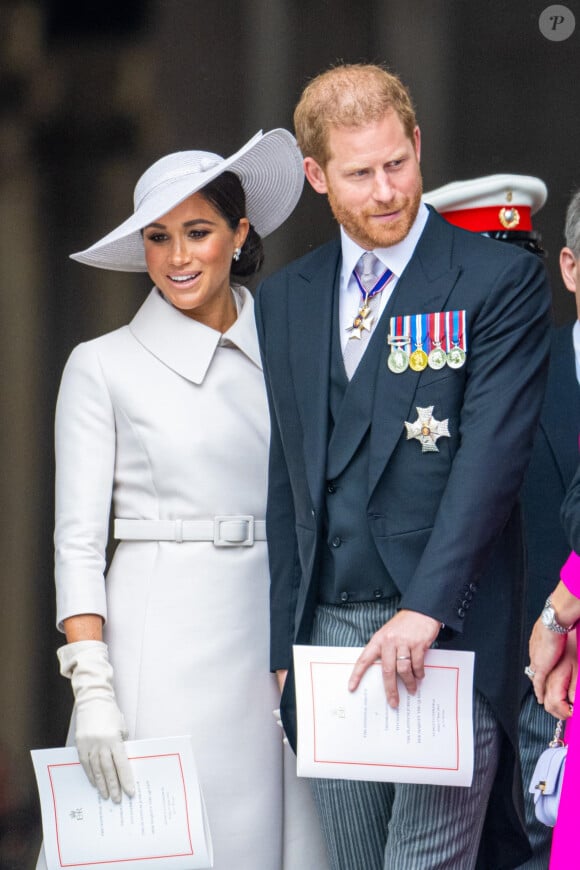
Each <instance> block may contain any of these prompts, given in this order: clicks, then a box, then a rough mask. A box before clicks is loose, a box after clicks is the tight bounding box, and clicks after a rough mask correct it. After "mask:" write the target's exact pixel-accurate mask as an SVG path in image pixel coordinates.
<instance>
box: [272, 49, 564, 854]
mask: <svg viewBox="0 0 580 870" xmlns="http://www.w3.org/2000/svg"><path fill="white" fill-rule="evenodd" d="M294 121H295V127H296V134H297V139H298V143H299V145H300V147H301V149H302V152H303V155H304V170H305V174H306V178H307V179H308V181H309V182H310V184H311V185H312V187H313V188H314V190H316V191H317V192H318V193H321V194H326V195H327V197H328V201H329V204H330V207H331V209H332V211H333V214H334V216H335V218H336V220H337V222H338V223H339V225H340V239H337V240H336V241H332V242H330V243H329V244H327V245H324V246H323V247H321V248H319V249H317V250H315V251H313V252H311V253H309V254H308V255H307V256H306V257H303V258H302V259H301V260H298V261H297V262H295V263H292V264H290V265H289V266H287V267H286V268H285V269H283V270H282V271H280V272H278V273H277V274H275V275H273V276H272V277H270V278H268V279H267V280H266V281H264V282H263V283H262V285H261V286H260V288H259V289H258V294H257V304H256V314H257V320H258V331H259V336H260V342H261V349H262V355H263V359H264V372H265V375H266V381H267V386H268V391H269V399H270V412H271V419H272V436H271V448H270V451H271V452H270V482H269V501H268V511H267V517H266V519H267V534H268V540H269V547H270V551H269V552H270V569H271V577H272V580H271V583H272V586H271V637H272V640H271V666H272V669H273V670H275V671H276V672H277V674H278V677H279V682H280V685H281V687H283V695H282V702H281V708H282V719H283V724H284V728H285V731H286V733H287V735H288V738H289V739H290V742H291V743H292V745H293V746H294V747H295V746H296V716H295V697H294V685H293V675H292V667H291V665H292V645H293V644H294V643H299V644H300V643H301V644H304V643H306V644H316V645H331V646H359V647H364V649H363V652H362V654H361V655H360V658H359V659H358V661H357V663H356V665H355V667H354V670H353V672H352V675H351V679H350V683H349V688H350V690H351V691H353V692H356V691H357V688H358V686H359V683H360V681H361V679H362V678H363V676H364V674H365V672H366V670H367V669H368V668H369V666H371V665H372V664H373V663H375V662H377V661H380V662H381V666H382V672H383V681H384V686H385V693H386V700H387V703H388V704H389V705H390V706H391V707H396V706H397V705H398V703H399V692H398V685H400V683H399V682H398V681H402V683H403V684H404V685H405V686H406V688H407V689H408V690H409V691H410V692H411V693H414V692H416V690H417V685H418V682H419V681H420V680H421V679H422V677H423V676H424V655H425V652H426V650H427V649H429V648H430V647H431V646H434V645H435V646H440V647H441V648H446V649H466V650H473V651H474V652H475V693H474V739H475V759H474V776H473V783H472V785H471V786H470V787H469V788H456V787H455V788H454V787H444V786H433V785H414V784H413V785H411V784H391V783H377V782H359V781H350V780H336V779H334V780H330V779H316V780H312V786H313V790H314V795H315V798H316V802H317V806H318V809H319V813H320V817H321V821H322V824H323V828H324V831H325V836H326V841H327V847H328V851H329V855H330V860H331V865H332V867H333V870H383V867H384V868H385V870H387V868H388V870H435V868H443V867H446V868H455V870H470V868H474V867H475V866H476V862H478V863H477V866H478V868H481V867H486V868H488V870H492V868H493V870H501V868H509V867H514V866H517V864H518V862H521V860H522V859H523V858H525V857H526V855H527V853H528V852H527V850H528V846H527V841H526V837H525V832H524V825H523V822H522V808H521V785H520V782H519V770H518V766H517V764H518V763H517V751H516V750H517V721H518V694H517V692H516V691H515V688H514V687H515V686H516V684H517V682H518V680H519V676H520V672H521V667H522V636H521V625H522V607H521V600H522V594H523V593H522V582H523V567H524V565H523V561H524V559H523V547H522V534H521V522H520V511H519V506H518V502H517V498H518V492H519V489H520V486H521V482H522V478H523V475H524V471H525V468H526V465H527V462H528V459H529V456H530V449H531V444H532V440H533V435H534V431H535V427H536V423H537V420H538V416H539V412H540V407H541V403H542V396H543V389H544V382H545V374H546V363H547V356H548V345H549V339H548V329H549V320H550V316H549V310H550V293H549V288H548V285H547V280H546V275H545V271H544V268H543V266H542V264H541V263H540V262H539V261H538V259H537V258H536V257H534V256H532V255H530V254H528V253H527V252H526V251H523V250H520V249H515V248H512V247H510V246H508V245H501V244H499V243H496V242H494V241H491V240H489V239H484V238H481V237H479V236H476V235H474V234H472V233H468V232H465V231H463V230H460V229H457V228H456V227H453V226H451V225H450V224H448V223H447V222H446V221H444V220H443V219H442V218H440V217H439V216H438V215H437V214H436V213H435V212H434V211H433V210H432V209H429V208H428V207H426V206H425V205H423V204H422V203H421V192H422V182H421V172H420V166H419V160H420V151H421V149H420V145H421V139H420V132H419V128H418V126H417V124H416V120H415V113H414V110H413V106H412V102H411V98H410V95H409V93H408V92H407V90H406V89H405V87H404V86H403V85H402V83H401V82H400V80H399V79H398V78H397V77H396V76H393V75H391V74H390V73H388V72H386V71H385V70H383V69H382V68H381V67H378V66H374V65H345V66H339V67H336V68H333V69H331V70H329V71H327V72H325V73H323V74H322V75H320V76H318V77H317V78H316V79H314V80H313V81H312V82H311V83H310V84H309V85H308V86H307V87H306V89H305V90H304V92H303V94H302V97H301V99H300V102H299V104H298V106H297V108H296V112H295V116H294ZM506 220H509V215H507V213H506ZM488 807H489V811H488ZM482 831H483V832H484V837H483V839H482ZM480 840H481V844H480ZM478 851H479V857H478Z"/></svg>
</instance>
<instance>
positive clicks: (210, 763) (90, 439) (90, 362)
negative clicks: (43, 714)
mask: <svg viewBox="0 0 580 870" xmlns="http://www.w3.org/2000/svg"><path fill="white" fill-rule="evenodd" d="M236 295H237V300H238V307H239V308H241V310H240V313H239V316H238V319H237V320H236V322H235V323H234V324H233V326H232V327H231V328H230V329H229V330H228V332H227V333H225V334H224V336H223V337H222V336H221V335H220V334H219V333H218V332H216V331H214V330H212V329H210V328H209V327H206V326H204V325H203V324H200V323H198V322H197V321H195V320H192V319H191V318H189V317H186V316H184V315H183V314H182V313H181V312H179V311H178V310H177V309H175V308H174V307H173V306H172V305H170V304H169V303H168V302H167V301H166V300H165V299H164V298H163V297H162V295H161V294H160V293H159V291H158V290H157V289H156V288H153V290H152V291H151V293H150V294H149V296H148V297H147V299H146V300H145V302H144V304H143V305H142V306H141V308H140V309H139V311H138V312H137V314H136V316H135V318H134V319H133V320H132V321H131V323H130V324H129V325H128V326H125V327H122V328H121V329H118V330H116V331H114V332H112V333H109V334H107V335H104V336H101V337H100V338H97V339H95V340H93V341H89V342H86V343H84V344H81V345H79V346H78V347H77V348H75V350H74V351H73V353H72V354H71V357H70V359H69V361H68V363H67V365H66V368H65V371H64V374H63V378H62V383H61V388H60V392H59V398H58V403H57V415H56V456H57V480H56V531H55V546H56V586H57V615H58V622H59V625H62V620H64V619H65V618H66V617H69V616H73V615H76V614H81V613H96V614H100V615H101V616H102V617H103V618H104V619H105V628H104V640H105V641H106V643H107V644H108V645H109V653H110V658H111V662H112V665H113V669H114V683H115V690H116V696H117V701H118V704H119V707H120V709H121V711H122V712H123V714H124V716H125V720H126V723H127V727H128V731H129V736H130V737H131V738H141V737H157V736H168V735H176V734H190V735H191V738H192V742H193V749H194V753H195V757H196V762H197V765H198V769H199V774H200V779H201V784H202V789H203V793H204V796H205V800H206V806H207V811H208V816H209V822H210V828H211V832H212V838H213V844H214V852H215V864H214V866H215V868H216V870H324V868H325V867H326V866H327V865H326V859H325V857H324V847H323V845H322V839H321V835H320V832H319V830H318V823H317V819H316V813H315V810H314V809H313V805H312V803H311V798H310V793H309V789H308V784H307V782H306V781H303V780H298V779H297V778H296V777H295V774H294V757H293V755H292V753H291V750H290V749H289V748H288V747H287V746H283V744H282V733H281V731H280V728H279V727H278V726H277V725H276V723H275V721H274V718H273V716H272V710H273V709H274V708H275V707H277V706H278V703H279V693H278V690H277V686H276V683H275V678H274V676H273V675H272V674H270V673H269V668H268V649H269V619H268V594H269V578H268V563H267V552H266V543H265V542H264V541H256V542H255V543H254V545H253V546H248V547H241V546H235V547H229V548H222V547H216V546H214V544H213V542H211V541H203V542H182V543H179V542H174V541H167V542H165V541H134V540H124V541H123V540H121V541H120V542H119V544H118V546H117V548H116V551H115V554H114V557H113V559H112V562H111V565H110V568H109V570H108V572H107V573H106V579H105V548H106V544H107V539H108V535H109V521H110V516H109V515H110V506H111V497H112V503H113V508H114V516H115V517H117V518H123V519H149V520H207V519H210V520H211V519H213V518H214V517H216V516H221V515H251V516H254V517H255V518H256V519H260V520H263V519H264V515H265V504H266V486H267V461H268V460H267V456H268V439H269V424H268V410H267V404H266V395H265V388H264V382H263V376H262V371H261V363H260V356H259V350H258V343H257V337H256V331H255V325H254V313H253V299H252V297H251V295H250V294H249V292H248V291H247V290H245V289H244V288H236ZM284 768H285V773H284Z"/></svg>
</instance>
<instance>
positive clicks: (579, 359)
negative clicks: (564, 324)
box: [572, 320, 580, 384]
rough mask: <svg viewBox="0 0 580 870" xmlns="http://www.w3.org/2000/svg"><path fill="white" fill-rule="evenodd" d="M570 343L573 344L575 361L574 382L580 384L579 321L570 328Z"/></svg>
mask: <svg viewBox="0 0 580 870" xmlns="http://www.w3.org/2000/svg"><path fill="white" fill-rule="evenodd" d="M572 341H573V343H574V358H575V360H576V380H577V381H578V383H579V384H580V320H577V321H576V323H575V324H574V326H573V327H572Z"/></svg>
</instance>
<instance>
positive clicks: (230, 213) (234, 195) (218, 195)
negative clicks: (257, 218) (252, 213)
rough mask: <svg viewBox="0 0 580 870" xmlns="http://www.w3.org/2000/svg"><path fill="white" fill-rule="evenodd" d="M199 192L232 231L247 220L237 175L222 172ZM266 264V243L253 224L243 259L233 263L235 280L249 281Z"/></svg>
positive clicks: (232, 272)
mask: <svg viewBox="0 0 580 870" xmlns="http://www.w3.org/2000/svg"><path fill="white" fill-rule="evenodd" d="M199 192H200V193H201V195H202V196H203V198H204V199H206V200H207V201H208V202H209V203H210V204H211V205H213V207H214V208H215V209H216V210H217V211H218V212H219V213H220V214H221V216H222V217H223V218H224V220H225V221H226V222H227V224H228V226H229V227H230V229H232V230H235V229H237V227H238V224H239V222H240V220H241V218H244V217H247V215H246V194H245V193H244V188H243V187H242V183H241V181H240V179H239V178H238V176H237V175H236V174H235V172H222V174H221V175H218V177H217V178H214V180H213V181H210V183H209V184H207V185H206V186H205V187H203V188H202V189H201V190H200V191H199ZM263 262H264V247H263V245H262V239H261V238H260V236H259V235H258V233H257V232H256V230H255V229H254V227H253V226H252V225H251V224H250V230H249V232H248V236H247V238H246V241H245V242H244V245H243V247H242V251H241V253H240V258H239V260H232V268H231V275H232V276H233V277H234V278H248V277H249V276H250V275H255V274H256V272H258V271H259V270H260V269H261V267H262V263H263Z"/></svg>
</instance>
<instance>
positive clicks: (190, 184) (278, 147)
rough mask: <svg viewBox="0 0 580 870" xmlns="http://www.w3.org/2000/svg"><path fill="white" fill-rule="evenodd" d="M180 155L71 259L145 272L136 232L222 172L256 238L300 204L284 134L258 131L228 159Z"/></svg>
mask: <svg viewBox="0 0 580 870" xmlns="http://www.w3.org/2000/svg"><path fill="white" fill-rule="evenodd" d="M181 156H182V157H183V166H182V168H181V170H180V171H179V172H178V173H175V174H174V177H171V178H167V179H164V180H162V181H161V182H160V183H159V185H158V186H157V187H154V188H153V189H151V191H150V192H148V193H147V194H146V196H145V197H143V199H142V203H141V204H140V205H138V206H137V207H136V209H135V212H134V213H133V214H132V215H131V217H129V218H127V220H126V221H123V223H122V224H120V226H118V227H117V228H116V229H114V230H112V232H110V233H108V234H107V235H106V236H104V237H103V238H102V239H100V240H99V241H98V242H95V244H94V245H91V247H90V248H87V249H86V250H84V251H79V252H78V253H75V254H71V259H73V260H76V261H77V262H79V263H85V264H86V265H88V266H95V267H97V268H99V269H111V270H114V271H119V272H146V271H147V265H146V263H145V249H144V246H143V239H142V236H141V230H142V229H143V228H144V227H146V226H147V225H148V224H150V223H151V222H152V221H155V220H157V219H158V218H160V217H162V216H163V215H164V214H167V212H169V211H171V209H172V208H175V206H177V205H179V203H180V202H183V200H185V199H187V197H188V196H191V195H192V194H194V193H197V191H199V190H201V189H202V188H203V187H205V186H206V185H207V184H209V183H210V181H213V180H214V178H217V177H218V175H221V174H222V173H223V172H226V171H228V170H229V171H230V172H235V173H236V175H237V176H238V177H239V179H240V181H241V183H242V187H243V188H244V192H245V195H246V215H247V217H248V219H249V221H250V223H251V224H252V225H253V227H254V229H255V230H256V232H257V233H258V234H259V235H260V236H261V237H262V238H264V237H265V236H267V235H269V234H270V233H272V232H273V231H274V230H275V229H276V228H277V227H279V226H280V225H281V224H282V223H283V222H284V221H285V220H286V218H287V217H289V215H290V214H291V213H292V211H293V210H294V208H295V206H296V204H297V203H298V200H299V199H300V194H301V193H302V187H303V185H304V172H303V170H302V157H301V154H300V151H299V149H298V146H297V144H296V140H295V139H294V137H293V136H292V134H291V133H289V132H288V130H284V129H281V128H279V129H275V130H270V131H269V132H268V133H265V134H263V133H262V132H261V131H260V132H259V133H256V135H255V136H253V137H252V138H251V139H250V140H249V141H248V142H246V144H245V145H243V146H242V148H240V149H239V151H237V152H236V153H235V154H233V155H232V156H231V157H228V158H222V157H220V156H219V155H217V154H209V153H207V152H199V151H191V152H187V151H184V152H181ZM200 164H201V165H200Z"/></svg>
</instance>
